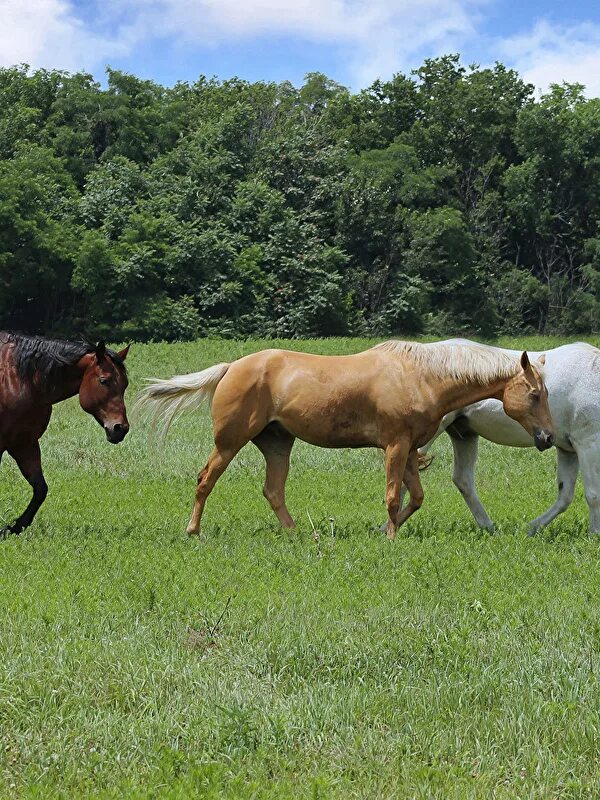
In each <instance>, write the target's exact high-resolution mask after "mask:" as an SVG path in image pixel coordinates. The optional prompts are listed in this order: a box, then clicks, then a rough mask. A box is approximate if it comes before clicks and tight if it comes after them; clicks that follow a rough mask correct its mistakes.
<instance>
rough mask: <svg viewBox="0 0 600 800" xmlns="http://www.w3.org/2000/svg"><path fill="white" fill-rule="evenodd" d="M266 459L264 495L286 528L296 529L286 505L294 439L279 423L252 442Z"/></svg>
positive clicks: (265, 430) (268, 428)
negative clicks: (286, 491)
mask: <svg viewBox="0 0 600 800" xmlns="http://www.w3.org/2000/svg"><path fill="white" fill-rule="evenodd" d="M252 441H253V443H254V444H255V445H256V446H257V447H258V449H259V450H260V452H261V453H262V454H263V456H264V457H265V462H266V466H267V474H266V478H265V485H264V488H263V494H264V496H265V497H266V499H267V500H268V502H269V504H270V506H271V508H272V509H273V511H274V512H275V514H276V516H277V519H278V520H279V522H280V523H281V525H282V526H283V527H284V528H295V527H296V523H295V522H294V520H293V519H292V517H291V515H290V512H289V511H288V510H287V507H286V505H285V482H286V480H287V476H288V472H289V468H290V454H291V452H292V447H293V445H294V437H293V436H292V435H291V433H288V432H287V431H286V430H285V428H283V427H282V426H281V425H279V424H278V423H274V422H272V423H271V424H270V425H267V427H266V428H265V429H264V430H263V431H261V433H259V435H258V436H255V437H254V439H253V440H252Z"/></svg>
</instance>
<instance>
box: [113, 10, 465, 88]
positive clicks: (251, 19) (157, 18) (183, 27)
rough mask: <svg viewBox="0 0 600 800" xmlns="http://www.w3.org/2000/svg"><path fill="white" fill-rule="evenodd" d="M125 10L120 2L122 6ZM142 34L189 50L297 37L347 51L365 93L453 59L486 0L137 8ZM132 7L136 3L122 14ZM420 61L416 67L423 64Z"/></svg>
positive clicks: (352, 69)
mask: <svg viewBox="0 0 600 800" xmlns="http://www.w3.org/2000/svg"><path fill="white" fill-rule="evenodd" d="M116 2H117V4H118V0H116ZM136 2H137V3H138V8H139V9H140V11H139V15H138V17H137V20H136V22H135V23H134V25H135V26H137V27H138V28H144V29H145V30H146V32H148V31H153V32H154V33H155V34H161V35H170V36H174V37H176V38H177V39H180V40H182V41H185V42H188V43H201V44H204V45H206V44H213V45H214V44H217V43H218V42H220V41H231V40H232V39H233V40H235V39H249V38H252V37H257V36H268V35H275V36H282V35H283V36H294V37H296V38H300V39H305V40H308V41H311V42H317V43H322V44H330V45H332V46H335V47H339V48H340V52H341V54H342V56H345V57H346V62H347V65H348V67H349V71H350V73H351V75H352V76H353V78H354V80H353V82H354V83H356V84H357V85H359V86H360V85H365V84H367V83H369V82H371V81H372V80H373V79H374V78H376V77H389V76H391V74H392V73H393V72H395V71H398V70H400V69H409V68H410V67H411V66H414V64H415V63H417V62H418V61H419V60H420V58H421V55H422V53H423V52H424V51H426V53H427V54H437V53H439V52H448V51H449V50H451V49H453V48H454V47H455V46H456V45H457V44H459V43H462V41H464V40H465V39H467V38H468V37H469V36H471V35H473V34H474V32H475V19H476V15H477V9H478V7H479V5H480V4H481V0H369V1H368V2H367V0H329V2H323V0H151V1H150V2H148V0H136ZM123 5H125V6H129V7H131V0H123V2H122V6H123ZM415 59H416V60H415Z"/></svg>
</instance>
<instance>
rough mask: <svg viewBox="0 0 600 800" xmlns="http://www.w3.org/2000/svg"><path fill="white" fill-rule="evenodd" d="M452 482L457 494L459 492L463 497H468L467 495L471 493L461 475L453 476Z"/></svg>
mask: <svg viewBox="0 0 600 800" xmlns="http://www.w3.org/2000/svg"><path fill="white" fill-rule="evenodd" d="M452 482H453V484H454V485H455V486H456V488H457V489H458V491H459V492H460V493H461V494H462V495H463V496H467V495H469V494H470V493H471V490H470V487H469V484H468V482H467V481H465V480H464V478H463V477H462V475H453V476H452Z"/></svg>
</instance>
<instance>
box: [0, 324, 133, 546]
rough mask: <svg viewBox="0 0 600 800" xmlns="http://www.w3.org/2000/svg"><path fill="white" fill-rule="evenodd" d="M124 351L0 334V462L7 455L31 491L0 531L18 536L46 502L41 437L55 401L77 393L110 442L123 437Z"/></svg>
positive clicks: (125, 350)
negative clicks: (16, 514) (23, 505)
mask: <svg viewBox="0 0 600 800" xmlns="http://www.w3.org/2000/svg"><path fill="white" fill-rule="evenodd" d="M128 350H129V347H126V348H125V349H124V350H121V352H120V353H115V352H114V351H113V350H109V349H108V348H107V347H106V346H105V344H104V342H99V343H98V344H97V345H93V344H89V343H88V342H66V341H59V340H56V339H44V338H42V337H40V336H25V335H21V334H16V333H8V332H0V460H1V459H2V455H3V453H4V452H5V451H6V452H8V453H9V454H10V455H11V456H12V457H13V458H14V459H15V461H16V462H17V465H18V467H19V469H20V470H21V473H22V474H23V477H24V478H25V479H26V480H27V481H28V482H29V483H30V484H31V487H32V489H33V497H32V499H31V501H30V503H29V505H28V506H27V508H26V509H25V511H24V512H23V513H22V514H21V515H20V516H19V517H18V518H17V519H16V520H15V521H14V522H13V523H12V524H11V525H8V526H7V527H6V528H4V529H2V531H0V533H3V534H7V533H21V531H22V530H24V529H25V528H27V527H28V526H29V525H31V522H32V520H33V518H34V517H35V515H36V513H37V511H38V509H39V507H40V506H41V505H42V503H43V502H44V500H45V498H46V495H47V493H48V486H47V484H46V481H45V480H44V475H43V472H42V463H41V455H40V446H39V439H40V437H41V436H42V434H43V433H44V431H45V430H46V428H47V427H48V423H49V422H50V416H51V414H52V406H53V405H54V404H55V403H60V402H61V400H66V399H67V398H68V397H73V396H74V395H76V394H78V395H79V402H80V404H81V407H82V408H83V410H84V411H87V413H88V414H91V415H92V416H93V417H94V419H96V420H97V421H98V422H99V423H100V425H102V427H103V428H104V430H105V432H106V438H107V439H108V441H109V442H112V443H113V444H116V443H117V442H121V441H122V440H123V439H124V438H125V436H126V434H127V431H128V430H129V423H128V421H127V412H126V410H125V401H124V394H125V389H126V388H127V373H126V370H125V364H124V362H125V358H126V356H127V351H128Z"/></svg>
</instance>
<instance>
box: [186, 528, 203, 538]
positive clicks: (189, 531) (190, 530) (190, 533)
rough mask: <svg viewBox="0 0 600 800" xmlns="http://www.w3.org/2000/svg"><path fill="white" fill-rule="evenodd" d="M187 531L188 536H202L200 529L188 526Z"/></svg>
mask: <svg viewBox="0 0 600 800" xmlns="http://www.w3.org/2000/svg"><path fill="white" fill-rule="evenodd" d="M185 532H186V533H187V535H188V536H200V530H195V529H194V528H186V531H185Z"/></svg>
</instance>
